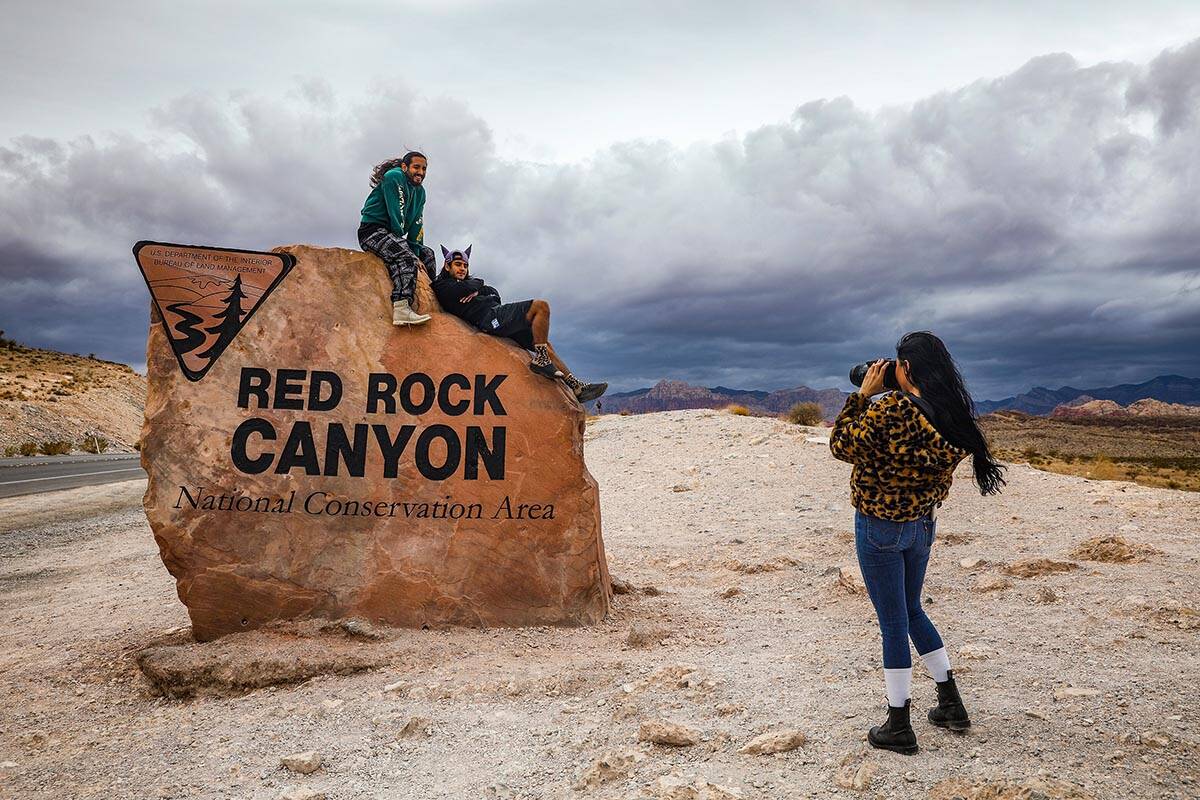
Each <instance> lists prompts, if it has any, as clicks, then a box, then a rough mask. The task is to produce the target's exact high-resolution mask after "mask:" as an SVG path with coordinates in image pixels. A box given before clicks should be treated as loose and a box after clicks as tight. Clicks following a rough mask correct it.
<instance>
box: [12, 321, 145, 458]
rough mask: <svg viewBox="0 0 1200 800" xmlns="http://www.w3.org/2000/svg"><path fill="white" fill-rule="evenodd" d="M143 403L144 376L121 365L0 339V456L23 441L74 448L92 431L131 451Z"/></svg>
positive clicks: (115, 448) (111, 446) (121, 449)
mask: <svg viewBox="0 0 1200 800" xmlns="http://www.w3.org/2000/svg"><path fill="white" fill-rule="evenodd" d="M0 333H2V332H0ZM145 404H146V379H145V378H144V377H142V376H141V375H138V374H137V373H136V372H134V371H133V370H132V369H130V368H129V367H128V366H126V365H125V364H117V363H115V362H112V361H103V360H101V359H97V358H94V357H91V356H79V355H72V354H67V353H59V352H55V351H54V350H40V349H38V348H35V347H24V346H22V345H19V344H17V343H15V342H12V341H10V340H7V339H3V338H0V455H3V454H4V453H5V452H7V451H10V450H12V449H14V448H17V447H19V446H20V445H22V444H24V443H27V442H31V443H34V444H41V443H46V442H68V443H70V445H71V446H72V447H74V448H76V449H78V448H79V447H80V446H81V445H82V444H83V443H84V440H85V439H86V438H88V437H91V436H93V435H95V436H98V437H103V438H104V439H107V440H108V442H109V448H108V449H109V450H110V451H117V452H132V451H133V449H134V447H135V445H136V444H137V441H138V436H139V435H140V431H141V426H142V415H143V411H144V409H145Z"/></svg>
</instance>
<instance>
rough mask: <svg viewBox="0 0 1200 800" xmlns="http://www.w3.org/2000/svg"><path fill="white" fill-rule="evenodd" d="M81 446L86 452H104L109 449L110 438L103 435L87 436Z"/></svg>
mask: <svg viewBox="0 0 1200 800" xmlns="http://www.w3.org/2000/svg"><path fill="white" fill-rule="evenodd" d="M79 447H80V449H81V450H83V452H85V453H103V452H104V451H105V450H107V449H108V439H105V438H104V437H103V436H87V437H85V438H84V440H83V444H81V445H80V446H79Z"/></svg>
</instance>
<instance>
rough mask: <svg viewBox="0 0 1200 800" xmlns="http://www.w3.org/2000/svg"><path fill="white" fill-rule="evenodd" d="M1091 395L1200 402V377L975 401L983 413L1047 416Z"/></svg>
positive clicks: (1121, 400)
mask: <svg viewBox="0 0 1200 800" xmlns="http://www.w3.org/2000/svg"><path fill="white" fill-rule="evenodd" d="M1085 395H1086V396H1087V397H1089V398H1090V399H1092V400H1112V401H1113V402H1115V403H1116V404H1117V405H1121V406H1128V405H1130V404H1131V403H1136V402H1137V401H1138V400H1144V399H1146V398H1150V399H1152V400H1161V401H1162V402H1164V403H1181V404H1183V405H1188V406H1195V405H1200V378H1185V377H1183V376H1182V375H1162V376H1159V377H1157V378H1153V379H1151V380H1148V381H1146V382H1145V383H1123V384H1121V385H1120V386H1107V387H1102V388H1099V389H1076V388H1074V387H1072V386H1064V387H1062V388H1061V389H1047V388H1045V387H1044V386H1037V387H1034V388H1033V389H1030V390H1029V391H1028V392H1026V393H1024V394H1019V395H1017V396H1015V397H1006V398H1005V399H1003V400H983V401H981V402H977V403H976V404H975V407H976V409H977V410H978V411H979V413H980V414H990V413H991V412H993V411H1021V412H1024V413H1026V414H1036V415H1037V416H1046V415H1048V414H1050V413H1051V412H1052V411H1054V409H1055V408H1057V407H1058V406H1060V405H1063V404H1064V403H1070V402H1071V401H1073V400H1077V399H1078V398H1080V397H1083V396H1085Z"/></svg>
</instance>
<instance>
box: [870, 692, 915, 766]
mask: <svg viewBox="0 0 1200 800" xmlns="http://www.w3.org/2000/svg"><path fill="white" fill-rule="evenodd" d="M911 705H912V701H911V700H905V701H904V705H903V706H901V707H900V708H896V707H895V706H891V705H889V706H888V718H887V722H885V723H883V724H882V725H876V726H875V727H874V728H871V730H870V731H868V732H867V741H868V742H870V743H871V747H878V748H879V749H880V750H891V751H892V752H894V753H903V754H904V755H906V756H911V755H913V754H915V753H916V752H917V734H916V733H914V732H913V729H912V723H910V722H909V720H908V709H909V707H910V706H911Z"/></svg>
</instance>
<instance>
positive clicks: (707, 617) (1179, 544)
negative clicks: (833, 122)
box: [0, 411, 1200, 800]
mask: <svg viewBox="0 0 1200 800" xmlns="http://www.w3.org/2000/svg"><path fill="white" fill-rule="evenodd" d="M826 435H827V432H826V431H823V430H821V429H816V428H803V427H800V426H794V425H788V424H786V423H784V422H782V421H780V420H776V419H764V418H756V417H736V416H733V415H731V414H726V413H719V412H712V411H677V412H669V413H663V414H646V415H635V416H626V417H622V416H617V415H605V416H603V417H601V418H599V419H597V420H593V421H592V422H590V423H589V424H588V426H587V431H586V434H585V444H584V450H585V454H586V457H587V462H588V466H589V469H590V470H591V471H592V473H593V474H594V475H595V477H596V479H597V481H598V482H599V484H600V502H601V505H602V516H603V520H604V538H605V549H606V552H607V555H608V559H609V562H610V564H611V568H612V574H613V575H614V576H615V577H617V578H620V579H623V581H624V582H625V583H624V584H622V585H620V591H621V592H622V593H620V594H618V595H617V596H616V597H615V598H614V601H613V609H612V613H611V614H610V616H609V618H608V619H607V620H606V621H605V622H603V623H601V624H599V625H595V626H589V627H580V628H519V629H512V628H486V629H481V628H451V629H445V630H395V629H387V628H377V627H375V626H373V625H371V624H369V623H351V624H347V625H336V624H331V625H325V626H322V625H321V624H320V623H316V624H309V625H307V626H304V625H301V626H281V627H280V628H279V629H277V630H265V629H264V630H260V631H252V632H248V633H236V634H232V635H231V636H228V637H225V638H224V639H221V640H218V641H217V642H212V643H207V644H197V643H196V642H194V641H191V639H190V637H189V635H188V632H189V621H188V617H187V614H186V612H185V610H184V607H183V605H182V604H181V603H180V602H179V599H178V595H177V593H176V587H175V583H174V581H173V580H172V579H171V578H170V576H169V575H168V574H167V571H166V570H165V569H164V568H163V564H162V561H161V559H160V557H159V552H158V547H157V545H156V543H155V541H154V538H153V537H152V536H151V535H150V531H149V529H148V528H147V526H146V520H145V515H144V513H143V511H142V508H141V497H142V493H143V491H144V489H145V484H144V483H143V482H130V483H127V484H117V485H115V486H112V487H105V489H104V491H103V492H101V491H100V490H99V489H98V488H95V487H92V488H88V489H81V490H72V491H70V492H65V493H59V494H57V495H54V496H52V497H50V496H45V497H29V498H15V499H12V500H3V501H0V531H4V530H7V531H8V532H7V533H5V534H4V535H2V536H0V586H4V587H5V590H6V591H5V594H4V601H5V610H6V611H7V612H8V613H7V615H6V624H5V625H4V626H3V628H0V671H2V672H3V674H4V675H5V676H6V680H5V681H3V682H2V683H0V730H3V731H6V732H7V735H5V736H4V737H0V781H2V783H0V786H3V789H0V795H4V796H12V797H31V798H32V797H46V798H51V797H54V798H59V797H63V798H65V797H77V798H102V797H121V798H125V797H131V798H132V797H136V798H143V797H169V798H175V799H177V800H185V799H186V798H212V797H229V798H235V797H236V798H263V799H264V800H267V799H270V800H275V799H276V798H281V797H293V798H300V797H309V798H315V797H319V796H324V797H327V798H329V800H349V799H350V798H370V797H380V798H382V797H389V798H491V799H493V800H500V799H501V798H504V799H506V800H535V799H538V800H680V799H681V798H691V800H737V798H741V800H810V799H811V798H841V800H851V798H861V799H862V800H874V799H875V798H879V797H882V798H895V800H950V798H961V799H962V800H1032V798H1040V800H1067V799H1068V798H1069V799H1070V800H1115V799H1116V798H1120V799H1121V800H1142V799H1143V798H1145V799H1146V800H1150V799H1151V798H1154V800H1159V799H1163V798H1184V797H1195V796H1196V787H1197V785H1200V784H1198V782H1200V762H1198V761H1197V753H1198V752H1200V750H1198V748H1200V717H1198V716H1197V714H1196V712H1195V708H1194V704H1192V703H1190V697H1189V694H1190V693H1189V690H1188V689H1187V687H1188V686H1189V685H1190V683H1189V680H1191V681H1192V682H1194V680H1192V679H1194V676H1195V675H1196V674H1198V672H1200V612H1198V611H1197V609H1198V608H1200V560H1198V559H1200V538H1198V537H1197V531H1198V530H1200V505H1198V504H1197V503H1196V496H1195V495H1191V494H1186V493H1183V492H1174V491H1169V490H1166V489H1152V488H1147V487H1143V486H1134V485H1131V484H1128V483H1117V482H1107V481H1096V480H1086V479H1083V478H1078V477H1072V476H1066V475H1055V474H1050V473H1046V472H1041V471H1037V470H1033V469H1030V468H1029V467H1027V466H1025V465H1020V464H1017V465H1013V467H1012V468H1011V469H1010V471H1009V485H1008V487H1007V488H1006V490H1005V491H1004V493H1003V494H1001V495H999V496H997V497H981V496H980V495H979V493H978V491H976V490H975V489H974V486H973V485H972V483H971V480H970V477H969V470H968V469H967V468H966V467H965V466H964V468H963V469H962V470H960V471H959V473H958V476H957V480H956V481H955V485H954V488H953V489H952V490H951V495H950V498H949V500H948V502H947V503H946V504H945V506H944V507H943V509H942V514H941V517H940V519H939V521H938V526H937V534H936V538H935V542H934V547H933V556H932V560H931V563H930V567H929V573H928V578H927V581H926V584H925V590H924V592H923V594H924V597H925V604H926V607H927V608H928V611H929V614H930V616H931V618H932V619H933V621H934V622H935V624H937V625H938V627H939V629H940V630H941V633H942V635H943V637H944V639H945V641H946V646H947V649H948V651H949V653H950V657H951V659H952V663H953V666H954V669H955V674H956V676H957V678H958V683H959V686H960V688H961V689H962V692H963V697H964V699H965V701H966V703H967V705H968V708H969V710H970V713H971V719H972V722H973V726H972V728H971V730H970V732H968V733H967V734H965V735H956V734H952V733H950V732H948V731H943V730H940V729H936V728H933V727H932V726H930V725H929V724H928V723H927V722H926V721H925V719H924V716H925V710H926V709H927V708H928V707H929V706H930V705H932V704H933V702H934V694H935V693H934V686H933V683H932V681H931V680H930V679H929V677H928V676H927V675H926V673H925V671H924V669H923V668H922V667H921V664H920V662H919V661H918V662H917V664H916V667H917V669H916V671H915V675H914V681H913V706H914V710H913V724H914V726H915V728H916V732H917V736H918V740H919V742H920V746H921V752H920V753H919V754H918V755H917V756H915V757H912V758H906V757H904V756H899V755H895V754H892V753H886V752H881V751H876V750H871V749H870V748H868V747H867V745H866V743H865V742H864V741H863V739H864V735H865V733H866V730H867V728H868V727H869V726H871V725H875V724H878V723H880V722H881V721H882V720H883V716H884V714H883V694H884V686H883V678H882V672H881V663H880V647H879V632H878V629H877V627H876V624H875V620H874V614H873V612H872V609H871V603H870V600H869V599H868V597H867V594H866V592H865V590H864V587H863V583H862V579H861V576H860V574H859V570H858V567H857V563H856V559H855V555H854V538H853V533H852V532H853V526H854V522H853V510H852V509H851V507H850V504H849V498H848V493H849V492H848V483H849V474H850V466H849V465H848V464H844V463H842V462H840V461H835V460H834V459H833V458H832V457H831V456H830V453H829V447H828V443H827V440H826V438H825V437H826ZM114 498H115V499H116V500H119V501H121V502H123V504H124V507H123V508H116V509H114V508H113V507H112V505H111V503H112V502H113V499H114ZM105 503H107V504H108V505H107V506H106V505H104V504H105ZM46 508H53V509H56V510H57V511H56V514H55V518H54V519H53V520H52V521H50V522H46V521H44V516H45V509H46ZM63 509H65V511H64V510H63ZM100 509H106V510H103V511H101V510H100ZM39 514H40V515H42V520H43V521H41V522H37V521H36V520H37V519H38V515H39ZM88 514H90V516H87V517H86V518H85V515H88ZM1098 537H1109V538H1107V539H1099V538H1098ZM1113 537H1117V538H1113ZM497 577H498V579H501V580H502V579H503V576H497ZM50 621H52V622H50ZM139 663H141V664H143V665H145V669H146V670H147V672H143V670H142V669H140V668H139V666H138V665H139ZM147 674H153V675H155V676H156V678H157V680H158V681H159V682H160V683H159V684H158V686H159V687H160V688H159V689H155V688H154V687H153V686H152V685H151V684H150V682H149V680H148V679H147ZM164 690H171V691H179V692H181V693H183V692H194V693H195V696H194V697H192V698H191V699H178V698H175V697H171V696H162V695H160V694H157V692H161V691H164ZM657 720H665V721H667V722H670V723H673V724H676V725H679V726H683V729H684V730H683V732H682V734H683V735H682V738H681V739H680V740H677V741H683V742H693V743H691V744H687V743H685V744H680V745H678V746H669V745H662V744H651V743H648V742H643V741H639V733H640V732H641V731H642V729H643V726H647V727H648V728H649V727H650V725H651V724H652V723H654V722H655V721H657ZM660 727H661V726H660ZM650 729H651V730H653V729H652V728H650ZM788 730H791V731H797V732H798V734H799V736H798V737H795V736H793V737H791V738H790V741H791V743H792V744H793V745H795V744H800V746H798V747H795V749H791V750H788V751H786V752H781V753H778V754H775V755H757V754H753V753H752V752H751V753H748V752H743V748H745V747H746V745H747V744H748V743H749V742H750V741H751V740H753V739H754V738H756V737H758V736H760V735H763V734H769V733H777V732H781V731H788ZM800 742H802V744H801V743H800ZM306 751H314V752H315V753H316V754H317V756H319V758H320V766H319V767H318V768H316V769H315V771H313V772H312V773H311V774H301V773H300V772H297V771H292V770H289V769H287V768H285V767H283V766H281V760H282V759H283V758H284V757H287V756H290V755H291V754H294V753H303V752H306Z"/></svg>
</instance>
